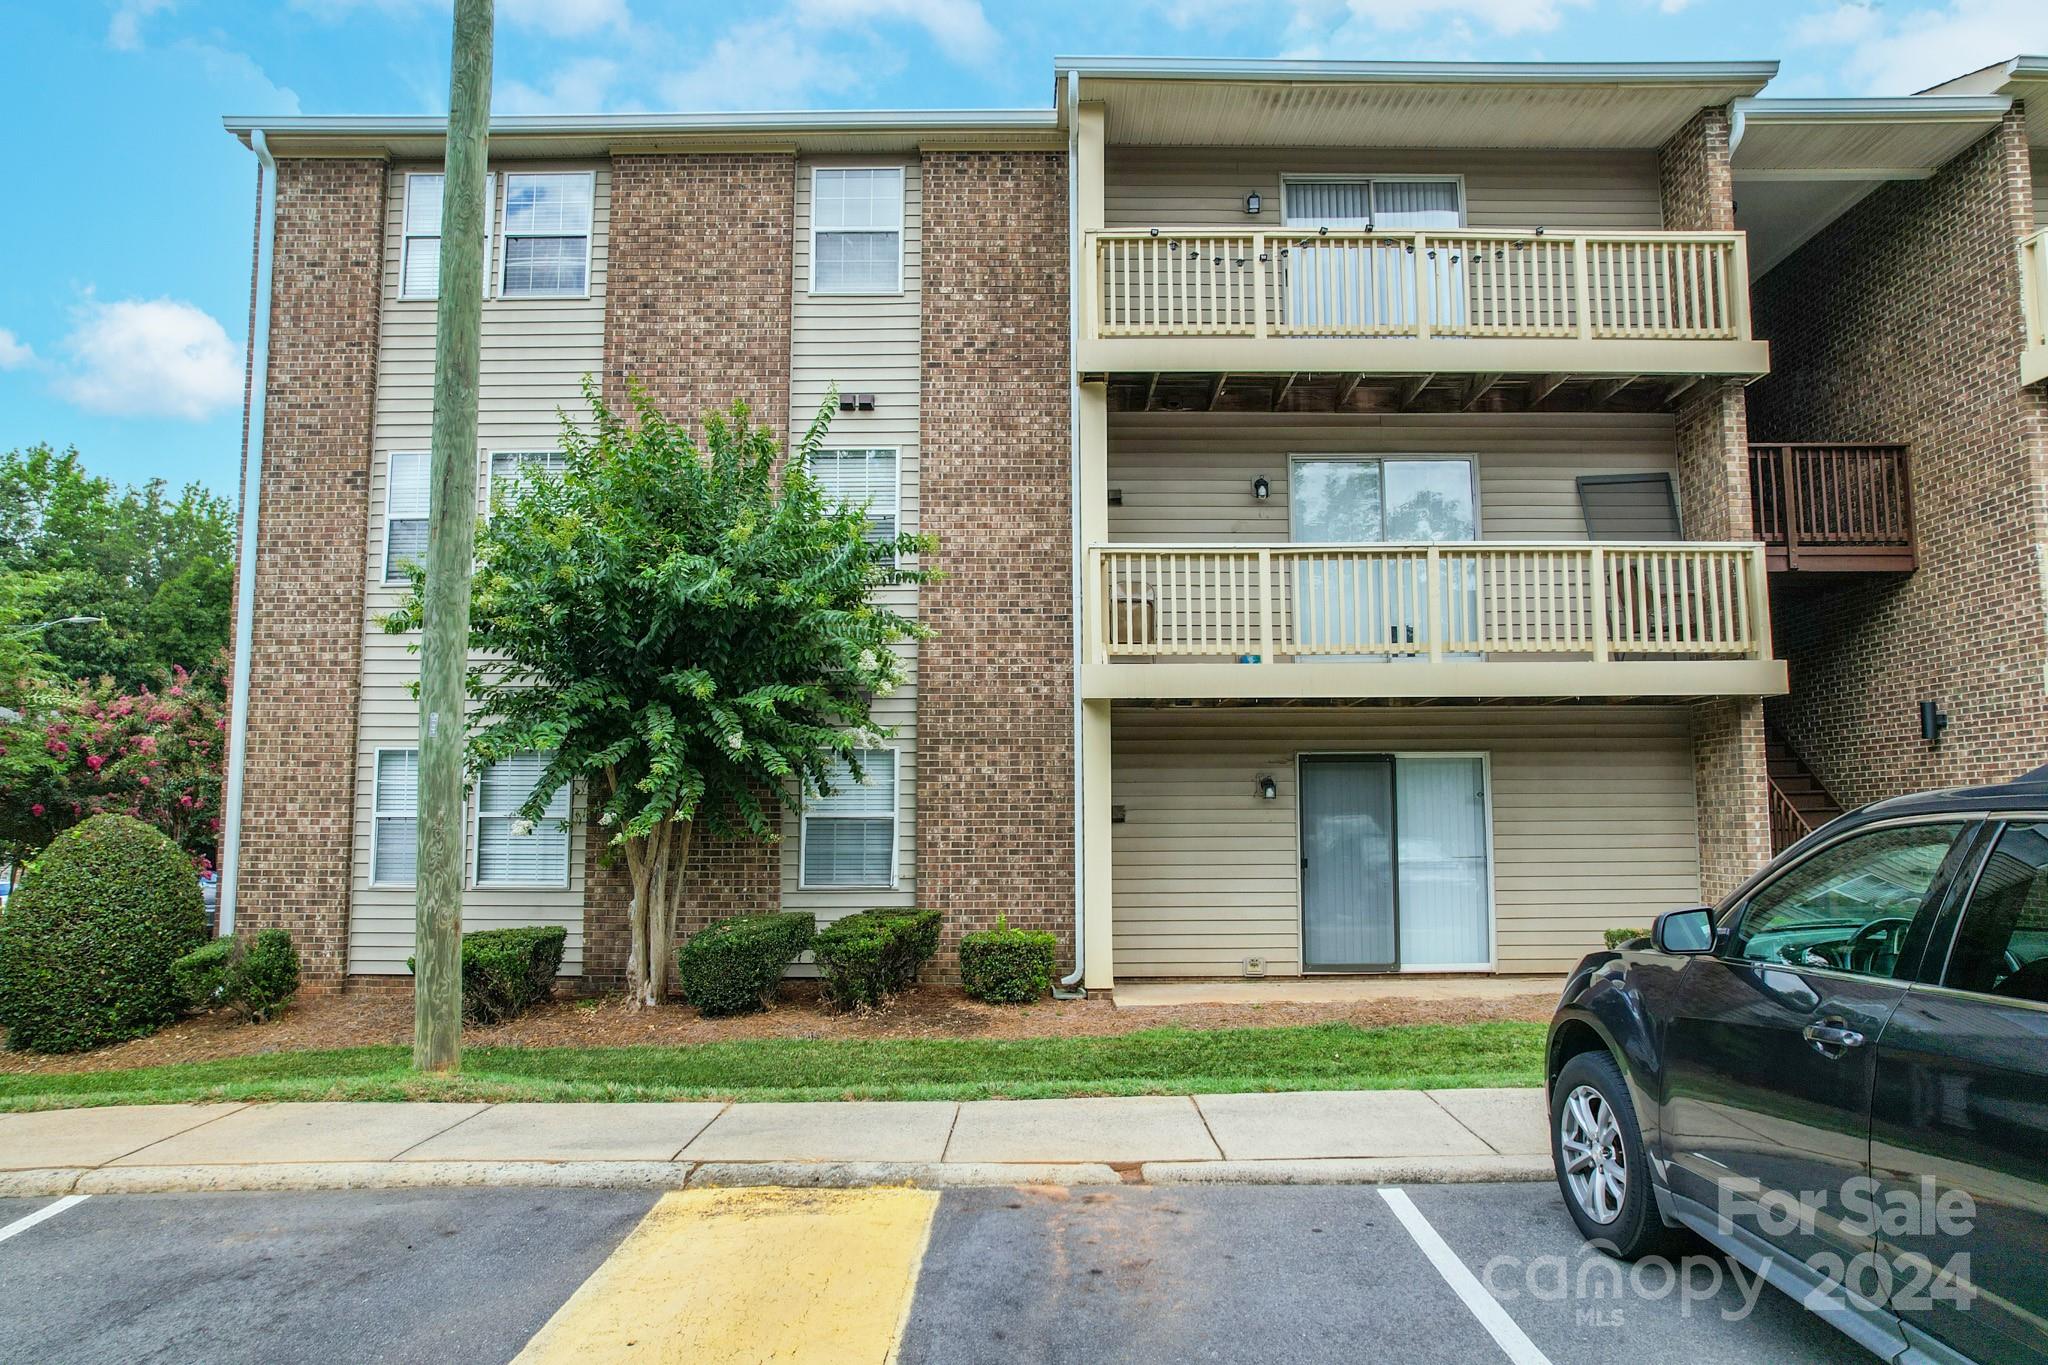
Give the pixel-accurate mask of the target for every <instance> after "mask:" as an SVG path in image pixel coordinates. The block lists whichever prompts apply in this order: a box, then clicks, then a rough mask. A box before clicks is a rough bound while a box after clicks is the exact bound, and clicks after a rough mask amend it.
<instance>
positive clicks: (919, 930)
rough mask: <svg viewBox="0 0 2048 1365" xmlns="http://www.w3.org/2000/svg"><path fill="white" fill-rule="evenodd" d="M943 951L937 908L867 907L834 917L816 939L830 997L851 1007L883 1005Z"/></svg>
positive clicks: (815, 950) (815, 948)
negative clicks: (896, 908)
mask: <svg viewBox="0 0 2048 1365" xmlns="http://www.w3.org/2000/svg"><path fill="white" fill-rule="evenodd" d="M938 950H939V912H938V911H936V910H889V909H878V910H862V911H860V912H859V913H858V914H852V915H847V916H845V917H843V918H841V919H837V920H834V921H833V922H832V923H830V924H828V925H826V926H825V927H824V928H823V929H820V930H819V931H818V936H817V937H816V938H815V939H813V940H812V941H811V953H812V955H813V956H815V957H816V958H817V960H818V970H819V971H820V972H822V973H823V974H824V977H825V995H826V997H827V998H828V999H830V1000H832V1001H833V1002H834V1003H835V1004H838V1005H841V1006H843V1007H845V1008H847V1009H864V1008H868V1007H871V1006H875V1005H879V1004H881V1003H883V1002H884V1001H886V1000H887V999H888V998H889V997H890V996H892V995H894V994H896V993H897V992H898V991H900V990H902V989H903V988H904V987H905V986H908V985H909V984H910V983H911V982H913V981H915V980H917V973H918V969H919V968H921V967H923V966H924V964H925V963H927V962H929V961H931V959H932V955H933V954H934V953H936V952H938Z"/></svg>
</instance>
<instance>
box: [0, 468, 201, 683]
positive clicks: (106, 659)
mask: <svg viewBox="0 0 2048 1365" xmlns="http://www.w3.org/2000/svg"><path fill="white" fill-rule="evenodd" d="M233 563H234V515H233V513H232V511H231V510H230V508H229V505H228V502H227V499H225V498H222V497H217V496H215V495H214V494H212V493H209V492H207V491H206V489H204V488H203V487H201V486H200V485H198V484H196V483H195V484H187V485H186V486H185V489H184V491H183V492H181V493H179V494H178V495H177V496H176V497H172V496H171V494H170V492H169V489H168V487H167V486H166V485H165V484H164V483H163V481H162V480H152V481H151V482H149V483H147V484H144V485H143V486H142V487H140V488H118V487H116V486H115V485H114V484H113V483H112V482H111V481H110V480H107V479H103V478H98V477H95V476H93V475H91V474H89V473H87V472H86V469H85V466H84V464H83V462H82V461H81V460H80V458H79V455H78V452H77V450H75V449H70V450H64V451H58V450H55V449H53V448H52V447H50V446H48V445H37V446H31V447H29V448H28V449H26V450H11V451H8V452H6V453H5V454H4V455H0V580H9V579H14V578H16V577H17V576H19V575H33V576H35V577H36V578H37V579H38V580H40V581H42V582H43V584H44V590H43V591H42V593H41V598H40V602H39V604H38V605H39V608H40V610H41V612H42V614H43V616H45V617H51V616H99V617H104V618H105V619H106V623H105V624H104V625H97V626H92V627H81V628H73V629H65V630H53V631H50V632H48V633H47V634H46V635H45V636H44V637H43V638H42V640H41V642H40V648H41V649H42V650H43V651H44V652H45V653H46V654H47V655H48V656H49V659H50V662H49V664H48V669H49V671H50V672H51V673H52V674H54V675H55V676H57V677H62V678H99V677H111V678H113V679H114V680H115V682H117V683H119V684H120V685H121V686H123V687H126V688H130V689H133V688H138V687H145V686H148V687H157V686H161V685H162V683H163V679H164V677H165V676H166V675H167V674H168V673H169V671H170V670H171V669H172V668H174V667H181V668H184V669H186V670H187V671H189V672H191V673H193V674H196V675H202V676H203V675H205V674H206V672H207V670H209V669H211V668H213V667H214V666H215V665H216V663H217V661H218V658H219V656H220V654H221V651H222V650H224V649H225V648H226V647H227V643H228V629H229V627H228V603H229V598H230V593H231V588H232V579H233Z"/></svg>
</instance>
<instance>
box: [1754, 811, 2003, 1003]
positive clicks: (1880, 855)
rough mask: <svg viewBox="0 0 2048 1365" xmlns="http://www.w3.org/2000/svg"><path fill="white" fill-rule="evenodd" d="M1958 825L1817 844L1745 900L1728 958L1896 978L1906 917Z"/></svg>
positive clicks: (1909, 919) (1923, 895)
mask: <svg viewBox="0 0 2048 1365" xmlns="http://www.w3.org/2000/svg"><path fill="white" fill-rule="evenodd" d="M1962 830H1963V826H1962V823H1961V822H1955V823H1946V822H1945V823H1941V824H1926V825H1895V826H1893V827H1891V828H1889V829H1874V830H1870V831H1868V832H1866V833H1863V834H1855V835H1851V836H1850V837H1849V838H1847V839H1844V840H1842V841H1841V842H1840V843H1838V844H1834V845H1831V846H1830V847H1828V848H1824V849H1822V850H1821V851H1820V852H1818V853H1816V854H1814V855H1813V856H1812V857H1810V858H1807V859H1805V860H1804V861H1802V862H1800V863H1798V864H1796V865H1794V866H1793V867H1791V868H1788V869H1787V870H1786V871H1785V872H1784V874H1783V875H1781V876H1779V877H1778V878H1777V879H1776V880H1774V881H1771V882H1767V883H1765V885H1764V886H1763V887H1761V888H1760V889H1759V890H1758V891H1757V892H1756V893H1755V894H1754V895H1752V896H1751V897H1750V898H1749V903H1748V905H1747V907H1746V908H1745V911H1744V914H1743V916H1742V923H1741V925H1740V926H1739V928H1738V929H1737V932H1736V938H1735V941H1734V943H1733V944H1732V945H1731V950H1732V952H1733V955H1734V956H1735V957H1738V958H1741V959H1744V960H1746V961H1750V962H1782V963H1787V964H1789V965H1791V966H1794V967H1821V968H1826V969H1828V970H1831V971H1840V972H1855V973H1856V974H1858V975H1860V976H1875V977H1890V976H1893V975H1895V974H1896V973H1897V971H1898V965H1899V950H1900V949H1901V948H1902V947H1903V946H1904V945H1905V942H1906V933H1907V931H1908V930H1909V929H1911V928H1912V925H1913V917H1914V916H1915V915H1917V914H1918V913H1919V912H1920V905H1921V902H1923V901H1924V900H1926V899H1927V892H1928V890H1929V888H1931V887H1932V886H1933V885H1934V879H1935V877H1936V876H1937V875H1938V874H1939V873H1940V871H1941V862H1942V859H1943V858H1945V857H1947V856H1948V851H1949V848H1950V847H1951V846H1952V845H1953V844H1954V843H1955V841H1956V836H1957V835H1958V834H1960V833H1962Z"/></svg>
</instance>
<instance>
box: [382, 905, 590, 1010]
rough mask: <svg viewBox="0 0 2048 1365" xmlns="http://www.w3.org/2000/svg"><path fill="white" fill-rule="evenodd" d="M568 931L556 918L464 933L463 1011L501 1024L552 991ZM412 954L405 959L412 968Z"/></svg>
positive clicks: (553, 991) (560, 964)
mask: <svg viewBox="0 0 2048 1365" xmlns="http://www.w3.org/2000/svg"><path fill="white" fill-rule="evenodd" d="M568 939H569V931H568V930H567V929H565V928H563V927H562V926H561V925H559V924H536V925H531V926H528V927H526V928H522V929H480V930H478V931H477V932H476V933H473V934H464V935H463V936H462V1016H463V1018H465V1019H467V1020H469V1021H470V1022H471V1023H472V1024H502V1023H504V1022H505V1021H506V1020H507V1019H512V1018H516V1017H517V1016H519V1015H521V1014H524V1013H526V1011H528V1010H530V1009H532V1008H533V1007H534V1006H535V1005H538V1004H541V1003H542V1002H543V1001H545V1000H547V999H548V998H549V997H550V996H552V995H553V994H554V993H555V974H556V973H557V972H559V971H561V970H562V948H563V946H564V945H565V944H566V943H567V942H568ZM413 963H414V959H412V958H407V959H406V960H405V969H406V970H407V971H412V970H413V969H414V967H413Z"/></svg>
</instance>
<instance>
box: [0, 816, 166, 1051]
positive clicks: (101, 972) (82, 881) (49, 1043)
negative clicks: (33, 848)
mask: <svg viewBox="0 0 2048 1365" xmlns="http://www.w3.org/2000/svg"><path fill="white" fill-rule="evenodd" d="M205 941H206V903H205V899H204V897H203V896H202V894H201V892H200V890H199V873H198V869H196V868H195V867H194V866H193V864H192V859H191V856H190V855H188V854H187V853H185V852H184V851H183V850H182V849H180V848H179V847H178V846H177V845H176V844H174V843H172V842H171V841H170V840H169V839H168V838H166V837H165V836H164V834H163V833H162V831H160V830H157V829H154V828H152V827H151V826H149V825H145V824H143V823H142V822H141V821H140V820H133V819H130V818H129V817H128V816H125V815H95V816H94V817H92V819H90V820H87V821H85V822H83V823H82V824H77V825H73V826H72V827H71V828H70V829H68V830H65V831H64V832H63V833H62V834H60V835H58V836H57V837H56V838H55V839H53V840H51V841H50V846H49V847H48V848H47V849H45V850H44V851H43V854H42V856H41V857H39V858H37V859H36V860H35V861H34V862H33V863H31V864H29V868H28V874H27V876H26V877H25V878H24V879H23V881H22V885H21V888H20V889H19V890H18V891H16V892H15V893H14V896H13V897H12V898H11V899H10V900H9V901H8V902H7V909H6V911H5V912H0V1024H4V1025H5V1026H6V1028H7V1042H8V1046H10V1047H13V1048H17V1049H22V1050H26V1051H33V1052H83V1051H85V1050H86V1049H87V1048H95V1047H103V1046H105V1045H106V1044H108V1043H118V1042H122V1041H124V1040H126V1039H129V1038H140V1037H142V1036H143V1035H145V1034H150V1033H154V1032H156V1031H157V1030H158V1029H160V1028H162V1027H163V1026H164V1025H165V1024H168V1023H169V1022H171V1020H173V1019H175V1018H176V1017H177V1015H178V992H177V988H176V987H175V986H174V985H173V984H172V983H171V964H172V963H174V962H176V961H177V960H178V959H179V958H181V957H183V956H184V955H185V954H186V953H188V952H190V951H191V950H192V949H193V948H194V947H195V946H197V945H198V944H200V943H203V942H205Z"/></svg>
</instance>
